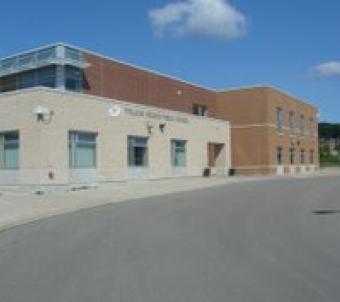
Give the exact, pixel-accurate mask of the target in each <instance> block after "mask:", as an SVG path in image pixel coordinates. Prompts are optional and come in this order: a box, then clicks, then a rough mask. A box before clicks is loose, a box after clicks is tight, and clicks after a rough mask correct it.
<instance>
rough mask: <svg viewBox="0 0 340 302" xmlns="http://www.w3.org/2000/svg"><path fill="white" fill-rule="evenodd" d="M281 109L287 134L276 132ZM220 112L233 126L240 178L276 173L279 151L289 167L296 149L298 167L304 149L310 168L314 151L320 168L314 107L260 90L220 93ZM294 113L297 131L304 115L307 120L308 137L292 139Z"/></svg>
mask: <svg viewBox="0 0 340 302" xmlns="http://www.w3.org/2000/svg"><path fill="white" fill-rule="evenodd" d="M277 107H280V108H282V110H283V127H284V133H283V134H279V133H278V131H277V129H276V108H277ZM216 108H217V116H218V117H219V118H222V119H226V120H229V121H230V122H231V127H232V128H231V141H232V145H231V147H232V152H231V153H232V166H233V167H236V168H238V169H239V171H237V173H238V174H255V173H259V174H264V173H272V172H273V171H274V170H275V169H273V166H275V165H276V163H277V158H276V156H277V154H276V150H277V147H282V148H283V152H284V153H283V155H284V164H285V165H287V166H288V165H289V164H290V158H289V149H290V148H291V147H294V149H295V158H296V164H297V165H298V164H299V163H300V154H301V150H302V149H303V150H305V152H306V153H305V160H306V164H309V152H310V150H313V151H314V154H315V155H314V159H315V164H316V165H318V137H317V133H318V120H317V113H318V111H317V109H316V108H314V107H313V106H310V105H308V104H306V103H304V102H302V101H300V100H297V99H295V98H293V97H291V96H288V95H286V94H284V93H282V92H280V91H278V90H275V89H273V88H270V87H257V88H248V89H241V90H235V91H226V92H222V93H220V94H219V96H218V98H217V106H216ZM290 111H294V112H295V117H296V125H297V126H296V128H299V117H300V115H301V114H303V115H304V116H305V133H306V135H305V136H304V137H301V135H300V134H299V133H298V132H297V133H296V135H295V136H291V135H290V132H289V112H290ZM310 117H312V118H313V120H314V124H313V134H314V136H313V137H310V136H309V135H307V133H308V126H307V125H308V123H307V122H308V119H309V118H310ZM251 166H253V168H251ZM261 167H267V168H261Z"/></svg>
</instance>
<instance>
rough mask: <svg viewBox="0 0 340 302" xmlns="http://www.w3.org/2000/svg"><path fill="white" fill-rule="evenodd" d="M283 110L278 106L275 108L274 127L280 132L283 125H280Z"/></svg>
mask: <svg viewBox="0 0 340 302" xmlns="http://www.w3.org/2000/svg"><path fill="white" fill-rule="evenodd" d="M282 116H283V111H282V108H280V107H278V108H276V129H277V131H278V132H280V133H282V132H283V127H282V126H283V125H282V121H283V118H282Z"/></svg>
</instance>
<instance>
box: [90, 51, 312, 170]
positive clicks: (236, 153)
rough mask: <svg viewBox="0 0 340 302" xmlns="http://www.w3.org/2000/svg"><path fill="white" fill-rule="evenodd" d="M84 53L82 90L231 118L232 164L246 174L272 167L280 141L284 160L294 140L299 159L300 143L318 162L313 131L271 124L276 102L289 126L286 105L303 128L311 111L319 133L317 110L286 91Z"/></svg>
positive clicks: (285, 124)
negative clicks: (205, 82) (234, 86)
mask: <svg viewBox="0 0 340 302" xmlns="http://www.w3.org/2000/svg"><path fill="white" fill-rule="evenodd" d="M84 57H85V59H86V60H87V61H88V62H89V63H90V64H91V66H90V67H89V68H87V69H86V71H85V81H84V93H88V94H92V95H96V96H102V97H108V98H113V99H118V100H123V101H128V102H129V101H130V102H132V103H139V104H145V105H152V106H156V107H160V108H166V109H172V110H177V111H183V112H187V113H192V112H193V105H194V104H199V105H203V106H206V107H208V108H209V113H210V114H209V115H210V116H211V117H215V118H220V119H224V120H227V121H230V122H231V126H232V129H231V141H232V144H231V146H232V166H233V167H238V168H242V171H243V172H244V171H247V172H246V173H244V174H254V173H261V174H266V173H272V172H273V171H274V170H275V165H276V150H277V147H279V146H280V147H283V150H284V162H285V164H287V165H288V164H289V149H290V147H291V146H293V145H294V146H295V148H296V158H297V159H299V158H300V150H301V149H304V150H306V161H307V162H308V160H309V151H310V150H314V152H315V161H316V163H318V159H317V158H318V140H317V138H316V137H313V138H310V137H305V138H301V137H300V136H299V134H297V135H296V136H295V137H291V136H290V135H289V130H285V133H284V134H283V135H280V134H278V132H277V130H276V128H275V124H276V108H277V107H280V108H282V110H283V113H284V121H283V126H284V127H286V128H288V126H289V122H288V121H289V111H294V112H295V115H296V122H297V123H298V122H299V116H300V114H301V113H303V114H304V116H305V122H306V123H305V124H306V126H305V129H306V131H307V121H308V119H309V117H313V119H314V133H316V134H317V110H316V109H315V108H314V107H312V106H310V105H308V104H306V103H304V102H302V101H300V100H297V99H295V98H293V97H291V96H289V95H286V94H285V93H282V92H280V91H278V90H275V89H273V88H271V87H254V88H247V89H239V90H233V91H226V92H220V93H217V92H214V91H213V90H208V89H204V88H201V87H198V86H195V85H191V84H188V83H185V82H183V81H179V80H175V79H172V78H169V77H166V76H162V75H159V74H157V73H153V72H149V71H147V70H143V69H140V68H135V67H132V66H130V65H127V64H123V63H120V62H117V61H112V60H109V59H106V58H103V57H99V56H95V55H92V54H89V53H86V54H84ZM179 92H180V93H179ZM297 162H298V161H297ZM273 167H274V168H273Z"/></svg>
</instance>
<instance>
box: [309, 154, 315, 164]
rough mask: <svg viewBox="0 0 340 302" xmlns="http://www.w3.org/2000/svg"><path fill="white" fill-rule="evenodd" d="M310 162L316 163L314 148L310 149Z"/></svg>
mask: <svg viewBox="0 0 340 302" xmlns="http://www.w3.org/2000/svg"><path fill="white" fill-rule="evenodd" d="M309 163H310V164H312V165H313V164H314V150H310V151H309Z"/></svg>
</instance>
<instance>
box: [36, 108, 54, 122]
mask: <svg viewBox="0 0 340 302" xmlns="http://www.w3.org/2000/svg"><path fill="white" fill-rule="evenodd" d="M33 113H34V114H35V115H36V117H37V121H38V122H45V123H50V122H51V121H52V116H53V115H54V112H53V111H51V110H49V109H48V108H44V107H41V106H38V107H36V108H35V109H34V112H33Z"/></svg>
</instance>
